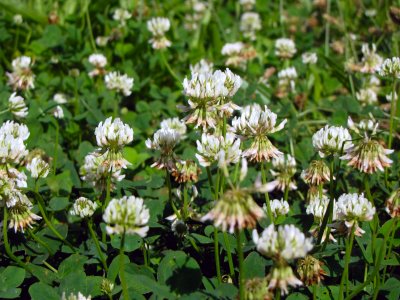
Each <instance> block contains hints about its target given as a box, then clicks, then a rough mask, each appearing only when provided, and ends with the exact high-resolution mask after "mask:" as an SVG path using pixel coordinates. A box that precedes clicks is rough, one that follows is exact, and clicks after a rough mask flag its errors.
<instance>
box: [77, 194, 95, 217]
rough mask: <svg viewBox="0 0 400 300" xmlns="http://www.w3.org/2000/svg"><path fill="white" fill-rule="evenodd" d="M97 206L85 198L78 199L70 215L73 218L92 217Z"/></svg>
mask: <svg viewBox="0 0 400 300" xmlns="http://www.w3.org/2000/svg"><path fill="white" fill-rule="evenodd" d="M97 207H98V205H97V203H96V202H93V201H91V200H89V199H87V198H85V197H79V198H78V199H76V200H75V202H74V205H73V206H72V210H71V211H70V214H71V215H73V216H80V217H81V218H90V217H91V216H93V214H94V212H95V211H96V209H97Z"/></svg>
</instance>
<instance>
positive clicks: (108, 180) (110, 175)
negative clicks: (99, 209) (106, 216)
mask: <svg viewBox="0 0 400 300" xmlns="http://www.w3.org/2000/svg"><path fill="white" fill-rule="evenodd" d="M111 177H112V170H111V171H110V172H108V176H107V183H106V199H105V200H104V203H103V212H104V211H105V210H106V208H107V206H108V203H110V200H111Z"/></svg>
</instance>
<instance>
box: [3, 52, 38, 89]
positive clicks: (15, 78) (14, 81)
mask: <svg viewBox="0 0 400 300" xmlns="http://www.w3.org/2000/svg"><path fill="white" fill-rule="evenodd" d="M11 65H12V69H13V70H12V72H11V73H9V72H6V75H7V77H8V85H10V86H11V87H12V88H13V90H14V91H15V90H29V89H31V88H34V87H35V85H34V79H35V74H33V72H32V70H31V66H32V59H31V58H30V57H29V56H20V57H17V58H15V59H14V60H13V61H12V63H11Z"/></svg>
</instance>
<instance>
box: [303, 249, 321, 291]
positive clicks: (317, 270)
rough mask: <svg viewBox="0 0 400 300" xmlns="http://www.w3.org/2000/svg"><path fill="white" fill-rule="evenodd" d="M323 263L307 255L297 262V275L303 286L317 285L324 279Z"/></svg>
mask: <svg viewBox="0 0 400 300" xmlns="http://www.w3.org/2000/svg"><path fill="white" fill-rule="evenodd" d="M322 266H323V263H322V262H321V261H319V260H318V259H316V258H314V257H312V256H311V255H307V256H306V257H305V258H303V259H300V260H299V261H298V262H297V273H298V274H299V276H300V279H301V281H303V282H304V284H305V285H307V286H310V285H313V284H319V283H320V282H321V280H323V279H324V276H325V275H326V272H325V271H324V270H323V269H322Z"/></svg>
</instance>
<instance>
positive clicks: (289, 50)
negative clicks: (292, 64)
mask: <svg viewBox="0 0 400 300" xmlns="http://www.w3.org/2000/svg"><path fill="white" fill-rule="evenodd" d="M296 52H297V49H296V44H295V43H294V41H293V40H291V39H288V38H280V39H277V40H276V41H275V55H276V56H278V57H281V58H292V57H293V55H295V54H296Z"/></svg>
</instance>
